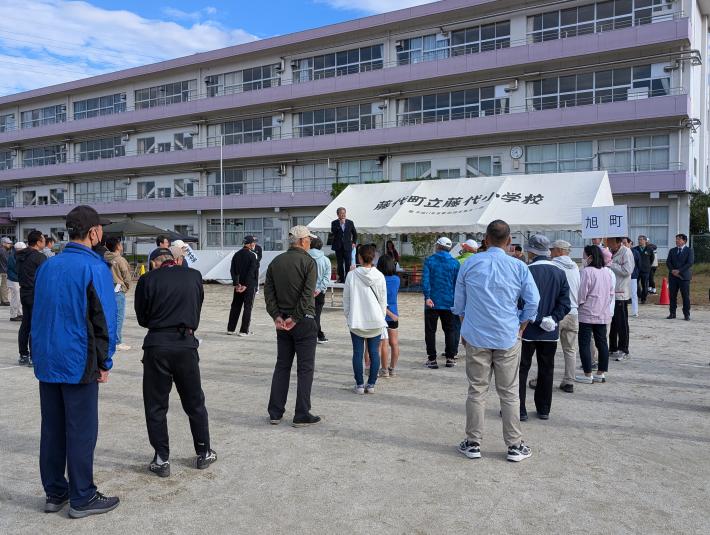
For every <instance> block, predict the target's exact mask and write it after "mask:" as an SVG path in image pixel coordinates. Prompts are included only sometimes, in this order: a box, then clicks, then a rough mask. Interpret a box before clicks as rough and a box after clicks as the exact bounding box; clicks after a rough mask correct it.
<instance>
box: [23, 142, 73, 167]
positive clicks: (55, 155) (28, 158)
mask: <svg viewBox="0 0 710 535" xmlns="http://www.w3.org/2000/svg"><path fill="white" fill-rule="evenodd" d="M66 161H67V148H66V145H64V144H61V145H50V146H48V147H35V148H33V149H26V150H23V151H22V165H23V166H24V167H37V166H40V165H55V164H58V163H66Z"/></svg>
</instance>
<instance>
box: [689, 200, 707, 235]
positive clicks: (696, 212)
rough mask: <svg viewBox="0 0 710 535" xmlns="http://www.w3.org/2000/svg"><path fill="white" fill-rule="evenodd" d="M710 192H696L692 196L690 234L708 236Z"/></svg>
mask: <svg viewBox="0 0 710 535" xmlns="http://www.w3.org/2000/svg"><path fill="white" fill-rule="evenodd" d="M708 208H710V191H700V190H696V191H693V192H692V193H691V194H690V234H691V235H693V234H707V233H708V232H710V229H708Z"/></svg>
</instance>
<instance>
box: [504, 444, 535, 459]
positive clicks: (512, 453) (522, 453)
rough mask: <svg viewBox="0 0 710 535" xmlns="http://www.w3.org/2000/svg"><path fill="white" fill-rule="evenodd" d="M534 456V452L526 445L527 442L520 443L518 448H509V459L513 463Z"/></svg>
mask: <svg viewBox="0 0 710 535" xmlns="http://www.w3.org/2000/svg"><path fill="white" fill-rule="evenodd" d="M531 456H532V450H531V449H530V448H529V447H528V446H526V445H525V442H522V441H521V442H520V444H518V445H517V446H510V447H509V448H508V457H507V459H508V460H509V461H511V462H514V463H517V462H520V461H524V460H525V459H528V458H529V457H531Z"/></svg>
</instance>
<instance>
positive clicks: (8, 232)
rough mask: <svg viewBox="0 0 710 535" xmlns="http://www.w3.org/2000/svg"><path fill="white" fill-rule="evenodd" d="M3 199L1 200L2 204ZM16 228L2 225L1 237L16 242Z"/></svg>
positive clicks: (0, 227) (0, 229) (0, 226)
mask: <svg viewBox="0 0 710 535" xmlns="http://www.w3.org/2000/svg"><path fill="white" fill-rule="evenodd" d="M1 202H2V198H0V203H1ZM0 206H2V204H0ZM15 230H16V229H15V227H14V226H12V225H0V236H7V237H8V238H10V239H11V240H12V241H15Z"/></svg>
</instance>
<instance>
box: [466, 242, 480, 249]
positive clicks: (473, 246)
mask: <svg viewBox="0 0 710 535" xmlns="http://www.w3.org/2000/svg"><path fill="white" fill-rule="evenodd" d="M464 243H465V244H466V245H468V246H469V247H470V248H471V249H478V244H477V243H476V240H466V241H465V242H464Z"/></svg>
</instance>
